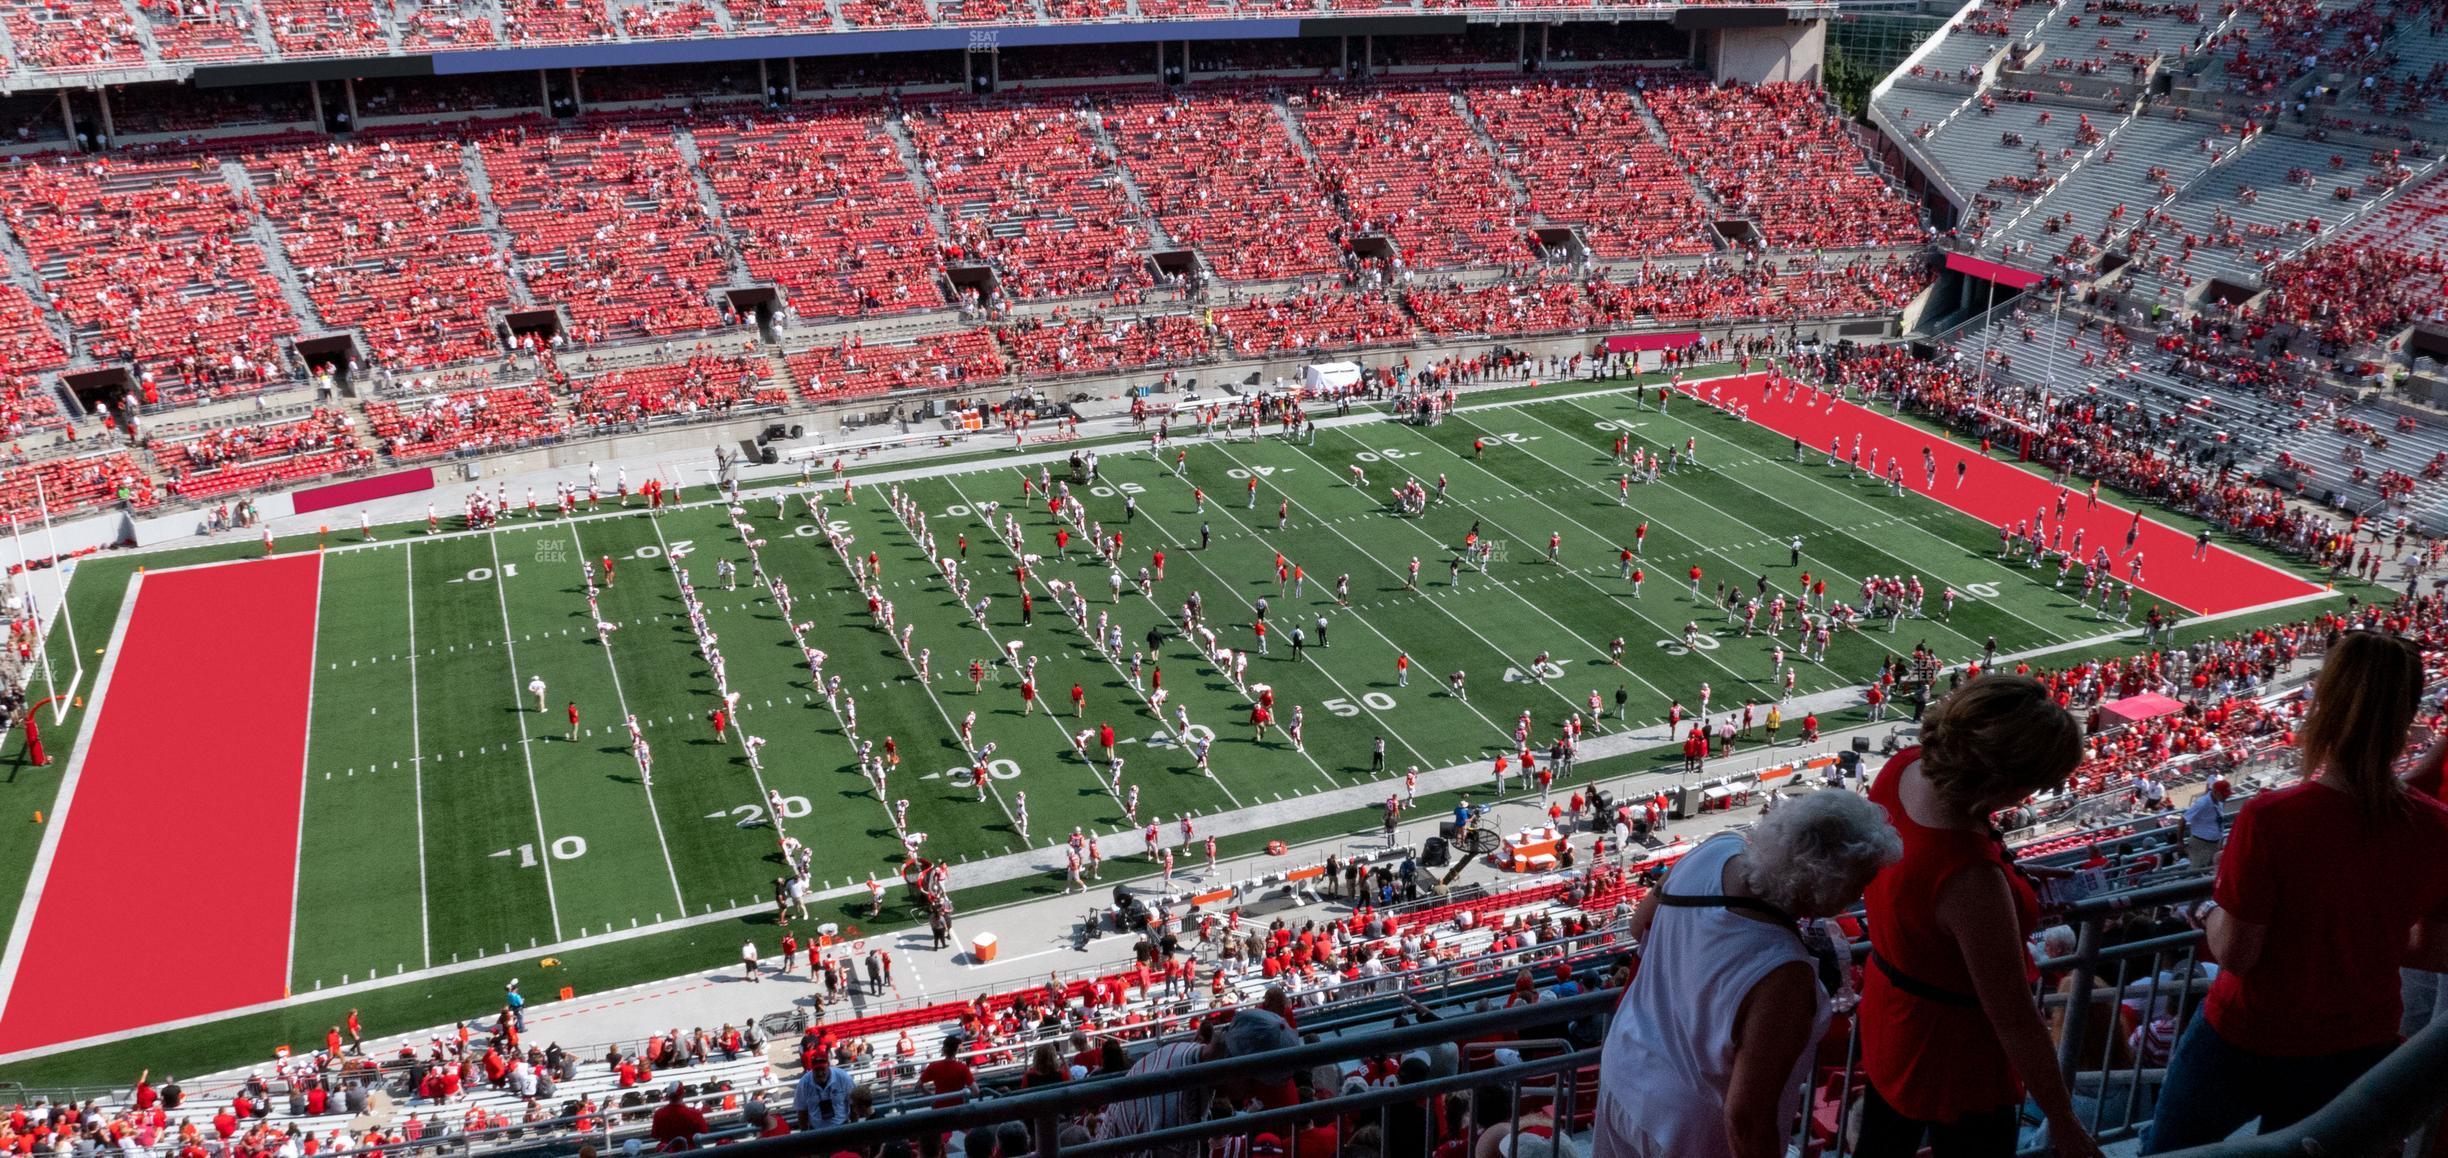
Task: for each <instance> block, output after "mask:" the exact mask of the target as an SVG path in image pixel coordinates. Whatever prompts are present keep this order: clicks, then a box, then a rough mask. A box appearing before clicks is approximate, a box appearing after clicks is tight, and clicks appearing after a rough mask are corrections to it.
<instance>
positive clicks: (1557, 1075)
mask: <svg viewBox="0 0 2448 1158" xmlns="http://www.w3.org/2000/svg"><path fill="white" fill-rule="evenodd" d="M1620 996H1621V994H1620V993H1617V992H1615V991H1612V990H1600V991H1597V992H1592V993H1584V994H1580V995H1578V996H1574V997H1568V998H1564V999H1561V1000H1555V1001H1542V1002H1539V1003H1538V1004H1536V1005H1530V1006H1523V1007H1516V1008H1513V1009H1507V1010H1499V1011H1494V1012H1490V1013H1480V1014H1471V1015H1468V1016H1463V1017H1454V1018H1445V1019H1441V1020H1436V1021H1430V1022H1422V1023H1419V1024H1415V1025H1409V1026H1404V1027H1401V1028H1397V1029H1385V1030H1380V1031H1375V1032H1371V1033H1366V1034H1359V1035H1354V1036H1351V1037H1336V1038H1329V1039H1327V1040H1324V1041H1320V1042H1317V1043H1315V1044H1311V1045H1302V1046H1298V1047H1295V1048H1292V1049H1285V1050H1275V1051H1271V1052H1268V1053H1264V1054H1259V1055H1255V1056H1250V1057H1240V1058H1226V1059H1222V1060H1217V1061H1204V1062H1199V1063H1196V1064H1193V1065H1188V1066H1183V1067H1179V1068H1176V1069H1170V1070H1160V1071H1156V1072H1151V1073H1145V1074H1127V1075H1123V1076H1119V1077H1111V1078H1099V1079H1093V1080H1089V1081H1082V1082H1065V1083H1063V1084H1061V1085H1059V1086H1056V1087H1053V1088H1050V1089H1046V1090H1043V1091H1039V1090H1029V1091H1026V1092H1023V1093H1019V1094H1014V1095H1011V1096H1008V1097H1001V1098H995V1099H992V1100H988V1101H981V1102H971V1103H968V1104H964V1105H959V1106H951V1107H947V1108H941V1109H927V1110H922V1111H918V1112H915V1113H909V1114H902V1115H896V1116H893V1117H883V1118H874V1119H870V1120H867V1121H861V1122H852V1123H848V1124H845V1125H840V1126H834V1127H829V1128H821V1129H816V1130H810V1131H802V1132H799V1133H795V1134H791V1135H788V1136H785V1137H778V1138H769V1139H760V1140H757V1141H753V1142H746V1143H742V1144H740V1145H739V1146H737V1147H734V1148H732V1149H731V1151H730V1152H731V1154H733V1155H735V1156H736V1158H797V1156H800V1155H821V1154H833V1153H838V1152H840V1151H843V1150H862V1151H864V1150H868V1149H869V1148H872V1147H875V1146H880V1145H882V1144H884V1143H886V1142H891V1141H894V1140H906V1139H909V1138H914V1137H918V1136H920V1135H923V1134H927V1133H939V1134H941V1133H950V1132H953V1131H960V1130H967V1129H970V1128H973V1127H979V1126H985V1127H990V1128H991V1127H994V1126H999V1125H1001V1124H1003V1123H1006V1122H1020V1123H1024V1124H1026V1125H1028V1126H1029V1127H1030V1129H1031V1131H1032V1133H1033V1134H1034V1137H1035V1153H1036V1156H1037V1158H1059V1156H1060V1155H1065V1154H1070V1155H1078V1156H1082V1158H1089V1156H1102V1155H1109V1154H1144V1153H1155V1154H1176V1153H1179V1154H1191V1153H1200V1152H1203V1150H1204V1147H1203V1146H1200V1145H1197V1144H1199V1143H1204V1142H1207V1141H1210V1140H1215V1139H1223V1138H1241V1139H1248V1138H1251V1137H1253V1136H1254V1135H1256V1134H1259V1133H1278V1134H1283V1133H1288V1132H1289V1129H1290V1127H1291V1126H1292V1125H1293V1124H1295V1123H1297V1122H1301V1121H1305V1120H1310V1119H1321V1120H1323V1119H1329V1118H1333V1119H1339V1120H1342V1121H1344V1122H1346V1123H1348V1122H1350V1121H1352V1120H1353V1116H1354V1115H1364V1114H1370V1113H1372V1112H1373V1113H1374V1114H1375V1116H1376V1118H1377V1121H1378V1124H1379V1125H1380V1127H1381V1129H1383V1128H1384V1126H1385V1125H1386V1124H1388V1122H1389V1119H1390V1118H1391V1117H1393V1115H1394V1110H1395V1108H1396V1107H1400V1106H1404V1105H1405V1104H1406V1103H1418V1102H1421V1101H1424V1100H1427V1099H1430V1098H1441V1097H1442V1096H1443V1095H1446V1094H1452V1093H1465V1092H1468V1091H1471V1090H1473V1089H1484V1088H1487V1087H1505V1088H1508V1089H1510V1090H1511V1091H1515V1092H1517V1093H1519V1092H1529V1093H1532V1094H1536V1095H1539V1096H1543V1097H1548V1098H1551V1099H1552V1100H1553V1104H1554V1107H1555V1113H1556V1118H1557V1121H1558V1122H1559V1125H1560V1126H1561V1124H1563V1123H1569V1122H1573V1121H1575V1120H1577V1118H1578V1117H1579V1116H1580V1115H1581V1114H1583V1113H1585V1112H1586V1109H1587V1106H1586V1105H1585V1104H1584V1094H1583V1090H1582V1084H1581V1082H1579V1081H1578V1080H1562V1078H1563V1076H1564V1075H1576V1076H1577V1075H1578V1074H1580V1073H1581V1072H1582V1071H1592V1072H1594V1070H1595V1067H1596V1066H1597V1063H1598V1051H1597V1050H1595V1049H1588V1050H1578V1051H1568V1052H1561V1053H1556V1054H1554V1055H1552V1056H1547V1057H1541V1058H1537V1059H1532V1060H1524V1061H1523V1062H1521V1063H1519V1064H1517V1065H1508V1066H1501V1067H1497V1068H1494V1069H1485V1070H1471V1071H1464V1072H1461V1073H1457V1074H1455V1075H1454V1076H1452V1077H1447V1078H1435V1079H1431V1080H1429V1081H1425V1082H1416V1083H1412V1084H1408V1085H1402V1086H1397V1087H1393V1088H1388V1089H1377V1090H1371V1091H1369V1092H1367V1093H1362V1094H1356V1095H1351V1096H1348V1097H1339V1098H1330V1099H1326V1100H1322V1101H1317V1102H1309V1103H1304V1104H1301V1105H1298V1106H1288V1107H1285V1108H1283V1109H1280V1110H1269V1111H1264V1112H1261V1113H1256V1114H1243V1115H1237V1116H1234V1117H1229V1118H1216V1119H1209V1120H1205V1121H1198V1122H1192V1123H1187V1124H1179V1125H1168V1126H1166V1127H1165V1128H1162V1129H1159V1130H1156V1131H1153V1132H1149V1133H1143V1134H1137V1135H1134V1136H1132V1137H1129V1138H1123V1139H1114V1140H1111V1141H1104V1142H1093V1143H1090V1144H1088V1145H1086V1146H1075V1145H1069V1144H1066V1143H1064V1142H1063V1141H1062V1126H1063V1125H1064V1124H1065V1123H1067V1122H1070V1121H1073V1120H1076V1119H1077V1118H1079V1117H1081V1116H1083V1115H1084V1114H1086V1113H1088V1112H1090V1111H1093V1110H1095V1109H1097V1108H1099V1107H1103V1106H1107V1105H1112V1104H1115V1103H1120V1102H1127V1101H1131V1100H1133V1099H1138V1098H1157V1097H1161V1096H1164V1095H1171V1094H1179V1093H1182V1092H1184V1091H1189V1090H1207V1089H1214V1088H1217V1087H1219V1086H1223V1085H1226V1084H1228V1083H1233V1082H1240V1081H1245V1080H1254V1081H1262V1082H1278V1081H1281V1080H1282V1079H1283V1078H1284V1077H1285V1075H1287V1074H1292V1073H1299V1072H1304V1071H1307V1070H1310V1069H1312V1068H1315V1067H1318V1066H1321V1065H1327V1064H1332V1063H1338V1062H1346V1061H1352V1060H1355V1059H1360V1058H1374V1057H1383V1056H1388V1055H1395V1056H1399V1055H1400V1054H1402V1053H1404V1052H1406V1051H1409V1050H1413V1049H1421V1048H1427V1047H1431V1046H1439V1045H1446V1044H1450V1043H1453V1042H1456V1041H1469V1040H1473V1039H1479V1038H1496V1037H1504V1038H1510V1039H1515V1042H1511V1043H1508V1044H1516V1043H1517V1044H1518V1045H1519V1046H1520V1047H1521V1048H1522V1049H1523V1050H1524V1051H1525V1052H1536V1051H1538V1050H1539V1048H1540V1047H1541V1046H1542V1045H1545V1046H1546V1047H1547V1048H1556V1047H1557V1046H1558V1045H1560V1044H1561V1043H1558V1042H1552V1041H1551V1042H1546V1043H1541V1042H1538V1041H1533V1040H1520V1039H1523V1038H1526V1037H1528V1035H1530V1034H1531V1033H1533V1032H1536V1031H1541V1030H1548V1029H1557V1028H1561V1027H1565V1026H1567V1025H1569V1024H1570V1023H1572V1022H1574V1021H1579V1020H1582V1019H1585V1018H1601V1017H1604V1016H1606V1015H1607V1013H1608V1012H1609V1011H1611V1010H1612V1009H1613V1008H1614V1006H1615V1002H1616V1000H1617V999H1618V998H1619V997H1620ZM1534 1083H1535V1084H1534ZM1513 1106H1514V1113H1515V1114H1516V1115H1517V1117H1516V1118H1515V1119H1514V1120H1515V1121H1518V1120H1519V1118H1518V1115H1519V1114H1520V1113H1521V1107H1522V1098H1520V1097H1515V1098H1514V1099H1513Z"/></svg>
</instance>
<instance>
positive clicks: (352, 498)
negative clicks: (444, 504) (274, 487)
mask: <svg viewBox="0 0 2448 1158" xmlns="http://www.w3.org/2000/svg"><path fill="white" fill-rule="evenodd" d="M433 487H434V473H433V468H432V467H430V466H420V467H418V468H416V469H415V470H403V471H397V472H394V473H391V474H378V475H375V476H374V477H373V478H354V479H350V480H349V481H347V482H336V483H332V484H330V485H328V486H319V487H306V488H303V489H301V490H296V491H292V492H290V494H289V501H290V502H291V503H292V504H294V506H295V508H296V510H297V513H299V514H301V515H306V514H312V513H314V512H316V511H327V510H330V509H331V508H333V507H345V506H349V505H351V504H354V503H363V502H371V501H373V500H375V499H387V498H390V497H391V496H393V495H412V494H415V493H417V492H418V491H429V490H432V489H433Z"/></svg>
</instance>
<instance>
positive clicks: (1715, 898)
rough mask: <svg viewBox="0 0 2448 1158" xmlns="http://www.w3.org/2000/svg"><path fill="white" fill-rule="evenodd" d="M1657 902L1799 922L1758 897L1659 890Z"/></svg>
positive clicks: (1783, 921)
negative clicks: (1754, 914) (1733, 911)
mask: <svg viewBox="0 0 2448 1158" xmlns="http://www.w3.org/2000/svg"><path fill="white" fill-rule="evenodd" d="M1658 903H1659V904H1661V905H1670V906H1673V907H1674V908H1678V909H1741V910H1743V911H1744V912H1747V913H1758V914H1760V915H1761V916H1764V917H1773V918H1775V919H1776V920H1778V921H1779V922H1782V923H1784V924H1788V925H1798V924H1800V923H1801V922H1800V921H1799V920H1798V919H1796V918H1795V917H1794V915H1793V914H1792V913H1788V912H1786V911H1785V910H1783V909H1780V908H1778V907H1776V906H1775V905H1772V904H1769V903H1768V902H1766V901H1763V900H1761V899H1759V898H1758V897H1727V896H1719V895H1717V894H1714V893H1669V892H1662V891H1661V892H1660V893H1659V894H1658Z"/></svg>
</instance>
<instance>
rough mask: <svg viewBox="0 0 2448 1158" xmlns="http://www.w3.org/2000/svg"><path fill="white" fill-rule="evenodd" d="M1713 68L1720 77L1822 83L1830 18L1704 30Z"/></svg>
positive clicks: (1746, 80) (1740, 79)
mask: <svg viewBox="0 0 2448 1158" xmlns="http://www.w3.org/2000/svg"><path fill="white" fill-rule="evenodd" d="M1702 35H1704V36H1705V37H1707V41H1706V44H1705V48H1706V51H1707V53H1708V63H1709V71H1710V73H1711V74H1713V75H1715V76H1716V77H1717V78H1718V79H1719V80H1738V81H1742V82H1743V83H1745V84H1760V83H1763V82H1766V81H1772V80H1796V81H1807V82H1809V83H1812V84H1818V83H1820V79H1821V77H1820V72H1821V66H1822V65H1823V64H1824V62H1825V61H1826V59H1827V21H1824V20H1806V21H1802V22H1799V23H1795V24H1786V25H1782V26H1779V27H1773V28H1728V29H1722V30H1718V31H1712V32H1707V33H1703V34H1702Z"/></svg>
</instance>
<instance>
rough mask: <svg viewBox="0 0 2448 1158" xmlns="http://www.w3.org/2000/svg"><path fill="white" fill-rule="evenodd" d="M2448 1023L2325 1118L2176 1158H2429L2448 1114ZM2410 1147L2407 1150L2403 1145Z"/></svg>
mask: <svg viewBox="0 0 2448 1158" xmlns="http://www.w3.org/2000/svg"><path fill="white" fill-rule="evenodd" d="M2442 1074H2448V1021H2438V1020H2434V1021H2433V1022H2432V1023H2431V1028H2429V1029H2426V1030H2424V1031H2422V1032H2421V1033H2418V1034H2415V1035H2414V1036H2413V1037H2412V1038H2411V1039H2409V1040H2408V1041H2407V1042H2406V1043H2405V1044H2404V1045H2401V1046H2398V1047H2397V1050H2396V1052H2394V1053H2392V1054H2390V1055H2388V1057H2386V1058H2384V1059H2382V1060H2381V1062H2380V1064H2379V1065H2376V1066H2373V1067H2372V1068H2371V1071H2370V1072H2368V1073H2366V1074H2364V1075H2363V1076H2362V1077H2361V1078H2360V1079H2358V1080H2356V1082H2355V1083H2354V1084H2353V1085H2351V1086H2348V1087H2346V1091H2345V1092H2344V1093H2341V1094H2339V1095H2338V1096H2337V1097H2335V1098H2333V1099H2331V1100H2330V1102H2329V1104H2328V1105H2326V1106H2323V1107H2321V1109H2320V1111H2319V1112H2318V1113H2315V1114H2313V1115H2312V1116H2311V1117H2309V1118H2306V1119H2304V1120H2303V1121H2300V1122H2297V1123H2295V1124H2294V1125H2292V1126H2289V1127H2287V1128H2286V1129H2284V1130H2280V1131H2278V1132H2276V1133H2273V1134H2256V1135H2253V1136H2251V1137H2248V1138H2238V1139H2235V1140H2233V1141H2228V1142H2217V1143H2213V1144H2211V1145H2208V1146H2196V1147H2193V1148H2192V1149H2189V1150H2177V1151H2174V1152H2172V1153H2171V1154H2170V1155H2169V1158H2303V1156H2305V1155H2315V1154H2370V1155H2383V1154H2389V1153H2392V1152H2394V1153H2402V1154H2428V1153H2432V1152H2433V1151H2434V1150H2435V1149H2436V1148H2437V1146H2438V1144H2439V1142H2440V1137H2439V1134H2438V1123H2439V1119H2440V1116H2441V1115H2442V1114H2443V1113H2448V1081H2442V1080H2440V1075H2442ZM2400 1141H2405V1142H2406V1145H2405V1146H2404V1148H2403V1149H2402V1150H2400V1149H2398V1143H2399V1142H2400Z"/></svg>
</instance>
